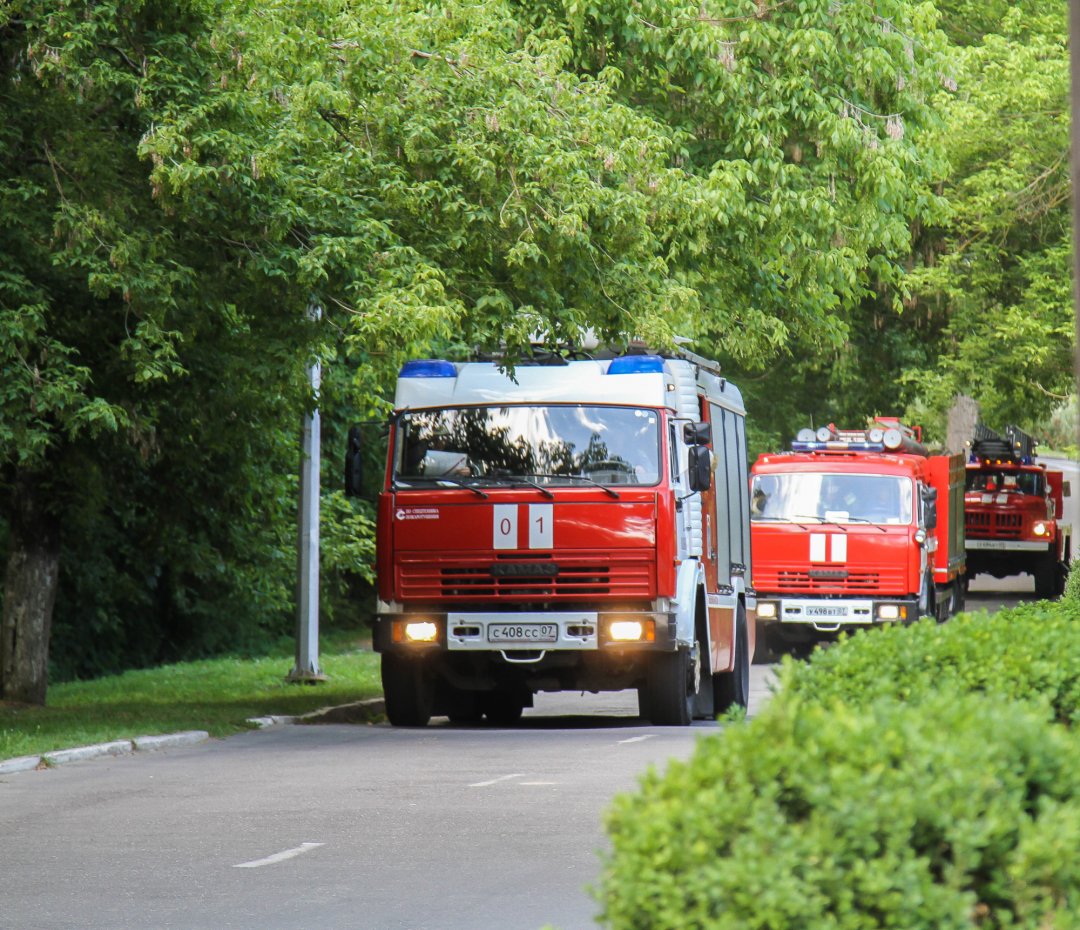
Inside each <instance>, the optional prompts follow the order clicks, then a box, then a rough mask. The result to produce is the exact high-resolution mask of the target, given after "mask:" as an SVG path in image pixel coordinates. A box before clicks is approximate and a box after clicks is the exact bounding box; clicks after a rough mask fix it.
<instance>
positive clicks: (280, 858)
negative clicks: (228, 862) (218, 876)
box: [233, 843, 323, 869]
mask: <svg viewBox="0 0 1080 930" xmlns="http://www.w3.org/2000/svg"><path fill="white" fill-rule="evenodd" d="M322 845H323V844H322V843H301V844H300V845H299V846H297V847H296V848H295V849H286V850H285V851H284V852H279V853H274V854H273V855H272V856H267V857H266V858H265V859H253V860H252V861H251V862H239V863H237V864H236V865H234V866H233V868H234V869H258V868H261V867H262V866H264V865H273V864H274V863H275V862H284V861H285V860H286V859H292V858H294V857H295V856H299V855H300V854H301V853H306V852H309V851H310V850H312V849H317V848H318V847H319V846H322Z"/></svg>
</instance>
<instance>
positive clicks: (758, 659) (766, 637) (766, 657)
mask: <svg viewBox="0 0 1080 930" xmlns="http://www.w3.org/2000/svg"><path fill="white" fill-rule="evenodd" d="M783 657H784V649H783V647H782V645H781V643H780V637H779V636H778V635H777V634H776V633H775V632H774V631H773V630H772V629H771V628H770V627H767V626H765V625H764V624H761V623H758V625H757V641H756V642H755V643H754V665H773V664H775V663H776V662H779V661H780V660H781V659H782V658H783Z"/></svg>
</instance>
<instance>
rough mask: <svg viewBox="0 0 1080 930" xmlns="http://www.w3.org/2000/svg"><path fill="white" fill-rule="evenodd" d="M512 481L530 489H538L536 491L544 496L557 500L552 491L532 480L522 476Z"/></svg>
mask: <svg viewBox="0 0 1080 930" xmlns="http://www.w3.org/2000/svg"><path fill="white" fill-rule="evenodd" d="M510 480H512V481H518V482H520V483H521V484H527V485H528V486H529V487H530V488H536V490H537V491H539V492H540V493H541V494H543V495H544V497H550V498H551V499H552V500H554V499H555V495H554V494H552V493H551V491H549V490H548V489H547V488H545V487H544V486H543V485H542V484H537V483H536V482H535V481H533V480H532V479H531V478H526V477H524V476H522V477H520V478H512V479H510Z"/></svg>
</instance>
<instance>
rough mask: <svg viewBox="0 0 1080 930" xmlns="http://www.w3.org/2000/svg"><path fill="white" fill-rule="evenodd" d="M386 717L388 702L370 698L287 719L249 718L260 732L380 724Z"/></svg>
mask: <svg viewBox="0 0 1080 930" xmlns="http://www.w3.org/2000/svg"><path fill="white" fill-rule="evenodd" d="M385 716H386V702H385V701H384V700H383V699H382V698H368V699H367V700H366V701H355V702H353V703H352V704H336V705H333V706H331V707H320V708H319V709H318V710H313V711H312V712H311V713H309V714H301V715H300V716H298V717H286V716H279V715H276V714H272V715H270V716H268V717H249V718H248V721H247V722H248V723H250V724H253V725H254V726H256V727H258V728H259V729H260V730H265V729H266V728H267V727H274V726H284V725H290V724H312V723H378V722H379V721H380V720H382V719H383V718H384V717H385Z"/></svg>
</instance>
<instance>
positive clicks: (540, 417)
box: [393, 404, 660, 487]
mask: <svg viewBox="0 0 1080 930" xmlns="http://www.w3.org/2000/svg"><path fill="white" fill-rule="evenodd" d="M659 475H660V417H659V414H658V413H657V411H655V410H650V409H647V408H639V407H603V406H584V405H578V404H547V405H507V406H497V407H495V406H493V407H453V408H445V409H437V410H416V411H410V412H407V413H404V414H402V416H401V418H400V420H399V422H398V431H397V438H396V441H395V447H394V474H393V477H394V483H395V485H396V486H397V487H423V486H425V485H427V484H430V483H431V482H432V481H436V482H437V481H440V480H442V481H444V482H445V481H456V482H466V483H468V484H476V485H479V486H484V485H495V486H497V485H499V484H506V483H512V482H513V481H515V480H520V481H526V482H532V483H537V484H541V485H543V486H548V485H553V486H554V485H563V486H567V487H569V486H580V485H582V484H588V483H596V484H603V485H613V484H618V485H654V484H656V483H657V481H658V480H659Z"/></svg>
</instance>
